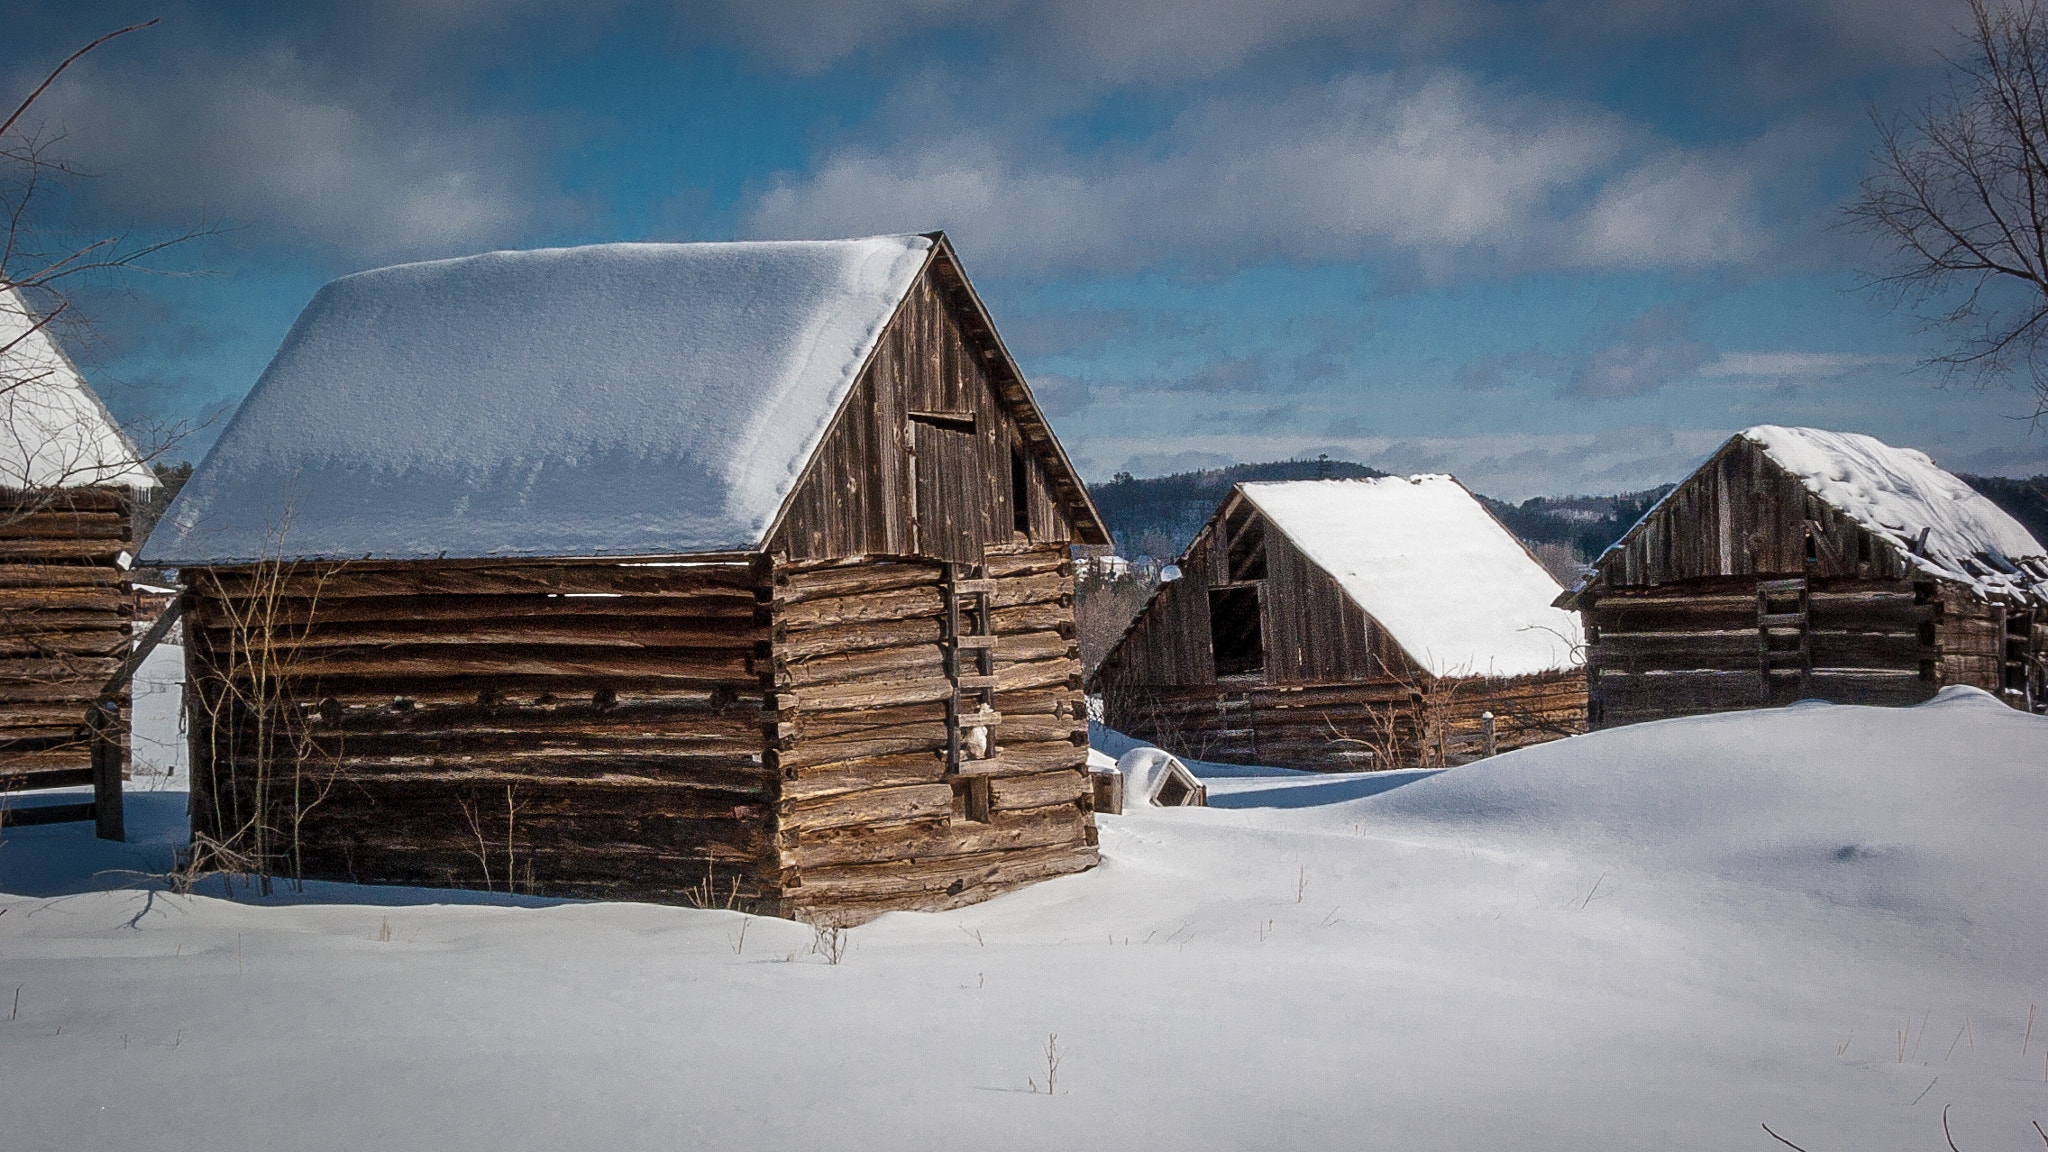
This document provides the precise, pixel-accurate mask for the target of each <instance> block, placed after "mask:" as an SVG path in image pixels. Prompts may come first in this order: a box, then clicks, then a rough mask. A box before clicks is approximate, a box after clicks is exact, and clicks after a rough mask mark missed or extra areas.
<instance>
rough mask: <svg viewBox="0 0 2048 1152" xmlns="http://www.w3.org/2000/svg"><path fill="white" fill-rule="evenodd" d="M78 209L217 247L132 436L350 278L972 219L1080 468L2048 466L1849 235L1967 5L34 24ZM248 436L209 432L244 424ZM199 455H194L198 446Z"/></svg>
mask: <svg viewBox="0 0 2048 1152" xmlns="http://www.w3.org/2000/svg"><path fill="white" fill-rule="evenodd" d="M9 9H10V13H9V19H10V34H9V36H8V37H7V39H6V42H5V43H4V44H0V86H4V88H5V90H6V91H10V92H22V91H26V90H27V88H28V87H29V86H30V85H32V84H33V83H34V82H35V80H37V79H39V78H40V75H41V73H42V72H43V71H45V70H47V68H48V67H49V66H50V65H52V64H53V63H54V62H55V61H57V60H59V59H62V57H63V56H64V55H65V54H66V53H67V52H69V51H70V50H71V49H73V48H75V47H77V46H78V45H80V44H83V43H84V42H85V41H87V40H89V39H91V38H92V37H93V36H95V35H97V34H99V33H101V32H104V31H107V30H110V29H112V28H114V27H118V26H120V25H122V24H125V23H130V22H134V21H137V20H141V19H148V18H150V17H153V16H161V17H162V18H163V23H162V24H161V25H159V26H158V27H156V28H152V29H149V30H147V31H144V32H140V33H136V34H134V35H131V36H128V37H125V38H123V39H121V40H118V41H116V42H114V43H113V44H110V45H109V46H108V47H106V48H104V49H102V50H101V51H100V52H98V53H96V54H95V55H93V56H91V57H89V58H87V60H86V61H84V62H83V63H81V64H80V65H79V66H77V67H75V68H74V69H73V70H72V71H70V72H68V73H66V74H65V76H64V78H63V79H62V80H60V82H59V84H58V86H57V87H55V88H53V89H52V90H51V92H50V94H49V96H48V97H47V98H46V100H45V101H44V102H43V103H42V104H41V105H39V108H38V112H39V115H40V118H41V127H42V129H43V130H44V131H46V132H49V133H61V134H62V139H61V140H59V141H58V142H57V143H56V145H55V147H56V148H57V149H58V151H59V152H60V153H61V154H62V155H64V156H65V157H66V158H67V159H69V160H70V161H71V162H72V163H73V165H74V166H75V167H77V168H78V169H79V170H81V171H82V172H85V173H88V174H89V176H88V177H87V178H85V179H82V180H81V181H79V182H78V183H77V185H76V186H75V191H74V192H73V193H72V194H71V195H69V196H68V197H66V198H63V199H61V200H56V201H53V202H52V205H53V207H54V208H56V209H59V210H60V215H58V216H53V217H52V218H51V220H50V224H51V226H53V227H67V228H77V229H80V230H82V231H84V232H93V233H99V232H106V231H114V230H125V231H132V232H134V233H136V234H140V235H152V234H158V233H163V232H166V231H176V230H179V229H182V228H189V227H191V226H193V225H195V224H199V223H209V224H217V225H219V226H220V227H221V228H222V229H223V231H222V232H221V233H220V235H219V236H217V237H216V238H212V239H207V240H203V241H200V242H198V243H195V244H192V245H189V246H186V247H184V248H182V249H180V250H178V251H176V252H174V253H173V254H172V255H170V256H169V257H167V258H166V259H165V260H164V261H162V264H163V266H164V267H165V268H167V269H170V270H176V271H185V272H195V271H197V272H203V273H204V274H203V275H186V276H144V277H137V278H133V279H131V280H130V281H129V282H128V283H127V284H126V285H125V286H123V287H122V288H121V290H119V291H116V290H114V286H98V287H96V288H95V290H94V291H93V292H91V293H90V294H89V297H88V302H89V303H90V304H91V305H92V307H93V310H94V311H95V313H96V314H97V316H98V318H99V325H98V329H97V334H96V339H94V340H93V341H92V342H91V343H90V345H89V346H86V347H83V348H82V349H81V352H82V354H83V359H85V360H86V362H87V367H88V370H89V373H90V374H91V375H92V376H93V378H94V379H95V380H96V381H97V382H98V383H99V384H100V386H101V389H102V391H103V393H104V394H105V395H106V397H107V399H108V402H109V404H110V405H111V406H112V407H113V408H114V409H115V410H116V412H117V413H119V414H121V415H122V416H124V417H125V418H133V419H136V420H138V421H142V420H149V419H158V418H166V417H183V418H190V419H201V420H203V419H205V418H207V417H209V416H214V417H217V415H218V414H219V413H220V412H222V411H224V410H226V409H228V408H230V407H231V406H232V405H233V403H234V402H235V401H237V400H238V399H239V398H240V397H241V395H242V394H243V393H244V392H246V391H247V389H248V388H249V386H250V385H251V384H252V383H254V381H255V379H256V376H257V375H258V374H259V373H260V372H261V371H262V368H263V365H264V364H265V363H266V362H267V361H268V359H269V357H270V354H271V353H272V351H273V350H274V349H275V348H276V346H277V343H278V341H279V340H280V339H281V337H282V336H283V334H284V332H285V330H286V329H287V328H288V327H289V325H290V324H291V321H292V319H293V317H294V316H295V315H296V314H297V312H298V309H299V307H300V306H301V305H302V304H303V303H304V302H305V300H306V299H307V297H308V296H309V295H310V294H311V293H312V291H313V290H314V289H315V288H317V287H318V286H319V284H321V283H322V282H324V281H325V280H327V279H329V278H331V277H333V276H336V275H339V274H343V273H346V272H350V271H355V270H359V269H362V268H367V267H375V266H378V265H382V264H388V263H394V262H398V261H403V260H415V259H428V258H434V257H442V256H452V255H461V254H466V253H471V252H477V251H483V250H486V249H490V248H505V247H534V246H542V245H552V244H569V243H587V242H594V241H609V240H718V239H731V238H751V237H797V236H803V237H828V236H845V235H858V234H866V233H874V232H900V231H926V230H930V229H933V228H944V229H946V230H947V231H948V232H950V233H951V234H952V236H953V238H954V240H955V242H956V244H957V245H958V247H959V249H960V251H961V253H962V256H963V258H964V259H965V261H966V262H967V265H968V271H969V273H970V275H972V276H973V277H974V279H975V282H976V285H977V287H979V288H980V290H981V291H982V293H983V295H984V296H985V297H986V298H987V299H988V301H989V304H990V307H991V310H992V311H993V313H994V315H995V317H996V321H997V324H998V325H999V326H1000V327H1001V328H1002V330H1003V332H1004V334H1005V337H1006V338H1007V340H1008V341H1009V343H1010V345H1011V347H1012V350H1013V351H1015V352H1017V353H1018V354H1019V357H1020V359H1021V360H1022V362H1023V364H1024V367H1025V370H1026V372H1027V373H1028V374H1029V375H1030V376H1031V378H1032V379H1033V381H1034V383H1035V385H1036V386H1037V387H1038V389H1039V391H1040V394H1041V397H1042V398H1043V400H1044V401H1045V403H1046V405H1047V407H1048V409H1049V411H1050V413H1051V415H1052V418H1053V421H1054V425H1055V427H1056V428H1057V430H1058V431H1059V433H1060V435H1061V437H1062V439H1063V441H1064V442H1065V443H1066V445H1067V447H1068V449H1069V451H1070V452H1071V453H1072V454H1073V456H1074V457H1075V459H1076V461H1077V463H1079V464H1080V465H1081V467H1082V468H1083V470H1084V471H1085V472H1087V473H1088V474H1089V475H1090V476H1091V478H1097V479H1100V478H1106V477H1107V476H1108V475H1109V474H1111V473H1112V472H1116V471H1122V470H1129V471H1133V472H1136V473H1138V474H1141V475H1144V474H1156V473H1159V472H1163V471H1169V470H1178V469H1184V468H1191V467H1200V466H1208V465H1214V464H1222V463H1231V462H1235V461H1240V460H1256V459H1268V458H1274V457H1283V456H1291V455H1297V454H1309V455H1313V454H1315V453H1318V452H1328V453H1330V454H1331V455H1334V456H1343V457H1347V458H1352V459H1358V460H1362V461H1365V462H1367V463H1371V464H1375V465H1377V466H1379V467H1383V468H1387V469H1389V470H1396V471H1419V470H1448V471H1453V472H1455V473H1457V474H1458V475H1459V476H1460V478H1462V479H1464V480H1465V481H1466V482H1467V483H1468V484H1470V485H1472V486H1473V487H1475V488H1477V489H1479V490H1481V491H1486V492H1489V493H1492V494H1496V495H1500V496H1504V497H1509V498H1522V497H1526V496H1531V495H1540V494H1554V495H1561V494H1567V493H1573V492H1609V491H1616V490H1621V489H1628V488H1637V487H1643V486H1647V485H1650V484H1654V483H1659V482H1662V481H1666V480H1672V479H1676V478H1678V477H1679V476H1680V475H1682V474H1683V472H1684V471H1685V469H1686V468H1688V467H1689V466H1690V465H1691V464H1693V463H1694V462H1696V461H1697V460H1698V459H1699V458H1700V457H1701V456H1703V455H1704V454H1705V453H1706V452H1707V451H1708V450H1709V449H1711V447H1712V446H1713V445H1714V444H1716V443H1718V442H1719V441H1720V440H1721V439H1723V438H1725V437H1726V435H1727V434H1728V433H1729V432H1731V431H1733V430H1735V429H1737V428H1741V427H1743V426H1746V425H1749V424H1754V423H1764V422H1774V423H1803V424H1815V425H1821V426H1826V427H1832V428H1841V429H1850V430H1857V431H1865V432H1870V433H1872V434H1875V435H1878V436H1880V437H1882V438H1884V439H1887V440H1890V441H1892V442H1895V443H1903V444H1911V445H1914V446H1917V447H1921V448H1925V449H1927V450H1928V451H1929V452H1931V453H1933V454H1934V456H1935V457H1936V459H1937V460H1939V461H1941V462H1942V463H1943V464H1945V465H1947V466H1949V467H1951V468H1956V469H1959V470H1970V471H1978V472H1987V473H2004V474H2015V475H2025V474H2032V473H2038V472H2048V430H2044V431H2042V432H2034V431H2032V430H2031V429H2030V427H2029V425H2028V424H2027V422H2026V421H2025V420H2023V419H2018V417H2021V416H2024V415H2025V414H2027V413H2028V412H2030V411H2031V410H2032V409H2031V405H2030V404H2029V402H2028V397H2027V396H2026V395H2025V394H2024V393H2023V392H2021V391H2016V390H2010V389H2002V388H1991V389H1984V390H1967V389H1951V390H1943V389H1939V388H1937V387H1935V386H1934V381H1933V380H1932V378H1931V377H1930V376H1929V375H1928V374H1927V373H1926V372H1924V371H1919V370H1916V365H1917V364H1918V363H1919V361H1920V360H1921V358H1923V357H1924V356H1926V355H1927V354H1928V353H1929V352H1931V351H1933V350H1934V348H1935V346H1934V345H1933V344H1932V343H1930V342H1929V341H1928V340H1927V338H1925V337H1923V336H1922V335H1921V334H1920V333H1919V332H1918V331H1917V328H1916V325H1915V323H1914V322H1913V320H1912V318H1911V317H1910V316H1907V315H1903V314H1898V313H1894V312H1893V311H1891V310H1889V309H1888V308H1887V306H1886V304H1885V302H1884V301H1883V300H1880V299H1876V298H1873V297H1872V296H1870V295H1869V294H1868V293H1865V292H1861V291H1858V290H1857V289H1856V284H1857V278H1856V270H1857V268H1858V267H1859V264H1860V262H1861V261H1862V260H1863V259H1864V257H1865V252H1864V251H1863V249H1862V248H1861V247H1860V242H1859V241H1858V240H1857V239H1856V238H1855V237H1853V236H1851V235H1846V234H1844V233H1842V232H1840V231H1839V230H1836V229H1833V228H1831V227H1830V224H1831V223H1832V221H1833V220H1834V219H1835V210H1836V206H1837V205H1838V204H1839V203H1840V202H1841V201H1842V200H1843V199H1844V198H1845V197H1846V196H1848V195H1849V194H1851V193H1852V192H1853V190H1854V188H1855V185H1856V181H1857V179H1858V177H1859V176H1860V175H1861V173H1862V172H1863V169H1864V164H1865V157H1866V155H1867V152H1868V150H1869V147H1870V145H1871V143H1872V140H1873V135H1874V133H1873V131H1872V129H1871V126H1870V122H1869V118H1868V113H1867V109H1869V108H1875V109H1877V110H1879V111H1880V112H1887V111H1895V110H1899V109H1904V108H1908V107H1910V106H1911V105H1912V104H1913V103H1915V102H1916V101H1917V100H1919V99H1920V98H1921V97H1922V96H1923V95H1924V94H1926V93H1927V92H1929V91H1931V90H1932V88H1933V87H1934V86H1935V85H1936V84H1938V83H1940V81H1941V66H1940V62H1939V57H1938V55H1937V54H1938V53H1939V52H1941V51H1944V50H1948V49H1950V48H1952V46H1953V45H1954V43H1955V37H1954V33H1953V31H1952V25H1954V24H1955V23H1957V22H1958V21H1959V18H1960V16H1961V14H1962V10H1961V7H1960V5H1959V4H1958V5H1948V4H1945V3H1942V2H1937V0H1930V2H1925V3H1915V2H1908V0H1778V2H1775V3H1752V2H1748V0H1692V2H1682V0H1668V2H1667V0H1636V2H1626V0H1583V2H1579V3H1566V2H1561V0H1530V2H1492V0H1439V2H1433V3H1432V2H1409V0H1264V2H1262V3H1257V4H1251V3H1230V2H1225V0H1187V2H1181V3H1166V2H1163V0H976V2H968V0H837V2H828V0H799V2H789V3H772V2H747V0H682V2H672V3H665V4H654V3H628V2H607V0H581V2H576V3H555V2H552V0H498V2H486V0H385V2H381V3H336V4H329V5H320V6H311V5H308V6H298V5H275V4H260V3H248V4H236V3H185V4H178V3H128V2H125V0H117V2H109V3H95V4H77V3H40V2H38V0H13V2H12V3H11V4H10V5H9ZM216 426H217V425H216ZM206 439H207V434H206V432H205V431H201V432H200V433H199V434H197V435H196V436H194V437H192V438H190V439H189V440H188V441H187V442H186V444H185V450H186V451H187V454H196V452H198V451H202V450H203V448H204V446H205V443H206Z"/></svg>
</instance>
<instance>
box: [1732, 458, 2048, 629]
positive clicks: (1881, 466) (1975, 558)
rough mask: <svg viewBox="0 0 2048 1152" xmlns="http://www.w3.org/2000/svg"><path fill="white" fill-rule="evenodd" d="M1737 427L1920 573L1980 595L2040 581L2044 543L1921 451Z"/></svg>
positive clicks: (2047, 572)
mask: <svg viewBox="0 0 2048 1152" xmlns="http://www.w3.org/2000/svg"><path fill="white" fill-rule="evenodd" d="M1742 435H1743V436H1744V437H1746V438H1748V439H1750V440H1753V441H1755V442H1756V443H1757V444H1759V445H1761V446H1762V447H1763V450H1764V451H1765V453H1767V454H1768V455H1769V456H1770V458H1771V459H1772V460H1774V461H1776V462H1777V463H1778V465H1779V466H1780V467H1782V468H1784V469H1785V470H1786V471H1787V472H1790V473H1792V474H1793V475H1795V476H1797V477H1799V479H1800V481H1801V482H1802V483H1803V484H1805V486H1806V489H1807V491H1809V492H1812V493H1813V494H1814V495H1816V496H1818V497H1820V498H1821V499H1822V500H1825V501H1827V502H1828V503H1829V504H1830V505H1832V506H1833V507H1835V508H1836V509H1838V510H1840V511H1841V512H1842V513H1843V514H1845V515H1847V516H1848V517H1849V518H1850V519H1852V520H1854V521H1856V523H1858V524H1860V525H1862V526H1863V528H1864V529H1866V530H1867V531H1869V532H1870V533H1871V534H1873V535H1876V536H1879V537H1882V538H1883V539H1885V540H1887V541H1889V542H1890V543H1891V544H1892V545H1893V546H1895V547H1897V548H1898V550H1899V551H1900V552H1901V553H1904V554H1906V556H1907V557H1908V561H1909V562H1910V563H1911V564H1912V565H1913V566H1914V567H1915V568H1918V569H1920V570H1921V571H1924V572H1927V573H1929V574H1930V575H1934V576H1941V577H1946V578H1947V579H1950V580H1956V581H1960V582H1962V583H1964V584H1969V585H1972V586H1974V587H1976V588H1977V589H1978V590H1979V591H1980V592H1983V593H1988V592H1992V591H1999V590H2026V589H2030V588H2037V587H2038V586H2039V585H2040V584H2042V583H2043V582H2044V581H2048V549H2044V548H2043V547H2042V546H2041V544H2040V542H2039V541H2037V540H2035V539H2034V537H2033V536H2032V535H2031V534H2030V533H2029V532H2028V531H2027V530H2026V528H2025V527H2024V526H2022V525H2021V524H2020V522H2019V521H2017V520H2015V519H2013V518H2012V517H2011V516H2010V515H2008V514H2007V513H2006V512H2005V510H2004V509H2002V508H2000V507H1999V506H1998V505H1996V504H1993V503H1992V502H1991V501H1990V500H1987V499H1985V498H1984V496H1983V495H1981V494H1979V493H1978V492H1977V491H1976V490H1975V489H1973V488H1971V487H1970V486H1969V485H1968V484H1965V483H1963V482H1962V481H1961V480H1960V479H1958V478H1957V477H1955V476H1954V475H1952V474H1950V473H1948V472H1945V471H1943V470H1942V469H1941V468H1940V467H1938V466H1937V465H1936V464H1935V463H1934V461H1933V460H1932V459H1931V458H1929V457H1928V455H1927V454H1926V453H1924V452H1918V451H1915V450H1913V449H1911V448H1894V447H1892V446H1891V445H1889V444H1886V443H1884V442H1883V441H1881V440H1878V439H1875V438H1873V437H1870V436H1864V435H1860V434H1858V433H1854V432H1828V431H1824V430H1822V429H1819V428H1781V427H1778V426H1776V425H1773V424H1761V425H1758V426H1757V427H1755V428H1749V429H1746V430H1744V431H1743V432H1742ZM1923 533H1924V534H1925V536H1926V543H1925V544H1924V545H1923V544H1921V542H1920V541H1921V536H1922V534H1923Z"/></svg>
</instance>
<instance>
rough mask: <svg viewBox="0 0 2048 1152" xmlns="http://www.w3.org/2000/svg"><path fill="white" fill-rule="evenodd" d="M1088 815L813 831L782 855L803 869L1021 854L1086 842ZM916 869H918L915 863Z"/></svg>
mask: <svg viewBox="0 0 2048 1152" xmlns="http://www.w3.org/2000/svg"><path fill="white" fill-rule="evenodd" d="M1086 822H1087V817H1086V816H1085V815H1084V814H1083V813H1082V812H1081V811H1080V809H1079V808H1078V807H1074V806H1068V807H1066V808H1055V809H1040V810H1038V811H1033V812H997V813H995V814H993V815H992V817H991V818H990V820H989V821H988V823H986V824H981V823H975V822H972V821H950V820H948V821H934V822H931V823H924V824H898V825H892V826H890V827H887V828H845V829H834V830H832V831H827V832H816V833H808V834H806V835H804V836H803V837H802V838H801V839H800V840H799V841H798V842H797V845H796V847H794V848H792V849H788V850H786V851H785V852H784V853H783V855H782V863H783V866H784V867H789V868H797V869H802V870H811V869H823V868H830V867H835V866H842V865H848V864H880V863H890V862H895V861H924V860H930V859H944V858H946V857H958V856H969V855H981V854H984V853H990V852H1015V851H1019V850H1022V849H1027V848H1044V847H1050V846H1054V845H1080V844H1083V843H1085V842H1086ZM913 866H915V865H913Z"/></svg>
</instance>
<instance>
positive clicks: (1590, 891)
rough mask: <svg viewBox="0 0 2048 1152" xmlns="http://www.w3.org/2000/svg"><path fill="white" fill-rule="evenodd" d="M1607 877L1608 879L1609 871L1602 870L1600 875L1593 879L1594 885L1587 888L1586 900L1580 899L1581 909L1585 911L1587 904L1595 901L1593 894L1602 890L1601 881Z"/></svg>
mask: <svg viewBox="0 0 2048 1152" xmlns="http://www.w3.org/2000/svg"><path fill="white" fill-rule="evenodd" d="M1605 879H1607V873H1605V872H1602V873H1601V874H1600V875H1599V877H1598V878H1596V879H1595V880H1594V881H1593V886H1592V887H1591V888H1588V889H1586V898H1585V899H1584V900H1581V901H1579V911H1581V912H1584V911H1585V910H1586V905H1588V904H1591V903H1592V902H1593V894H1594V893H1596V892H1598V891H1600V882H1601V881H1602V880H1605Z"/></svg>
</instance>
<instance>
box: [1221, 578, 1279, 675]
mask: <svg viewBox="0 0 2048 1152" xmlns="http://www.w3.org/2000/svg"><path fill="white" fill-rule="evenodd" d="M1209 647H1210V651H1211V653H1213V654H1214V656H1215V660H1216V675H1217V677H1218V678H1221V677H1225V676H1252V675H1257V674H1259V673H1261V672H1264V671H1265V669H1266V645H1265V637H1264V636H1263V634H1262V633H1261V631H1260V627H1259V586H1258V585H1257V584H1248V585H1239V586H1236V587H1229V588H1211V589H1209Z"/></svg>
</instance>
